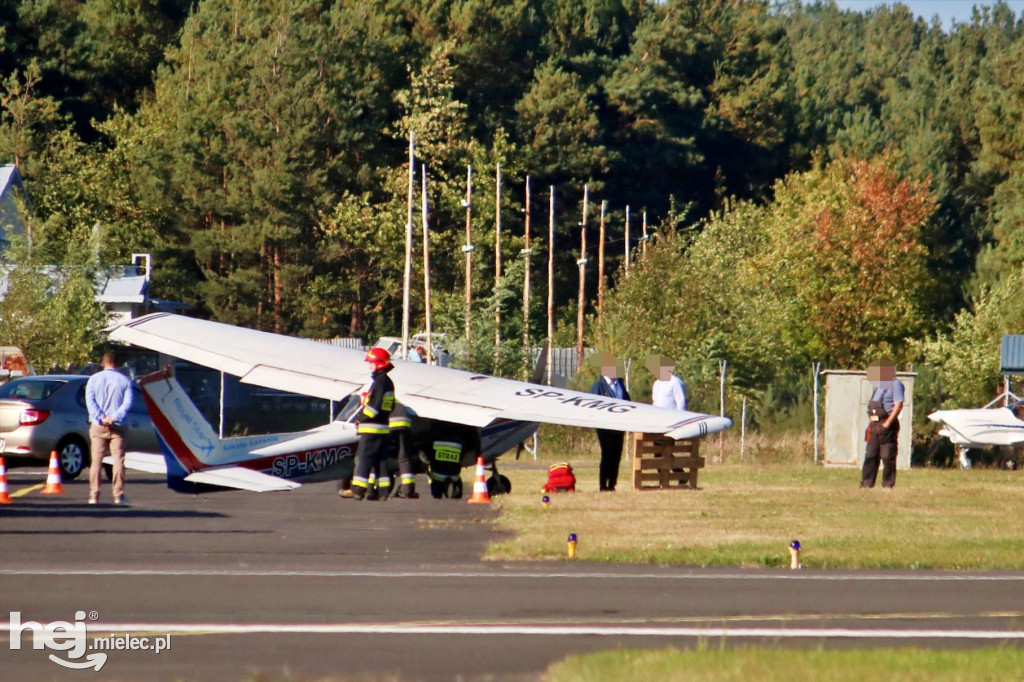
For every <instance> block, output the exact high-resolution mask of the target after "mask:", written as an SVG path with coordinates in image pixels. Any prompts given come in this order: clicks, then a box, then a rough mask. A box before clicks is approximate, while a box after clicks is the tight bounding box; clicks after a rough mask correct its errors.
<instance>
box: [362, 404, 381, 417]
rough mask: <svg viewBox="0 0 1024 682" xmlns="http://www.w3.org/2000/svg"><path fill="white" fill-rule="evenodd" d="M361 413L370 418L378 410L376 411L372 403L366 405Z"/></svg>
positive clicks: (375, 414)
mask: <svg viewBox="0 0 1024 682" xmlns="http://www.w3.org/2000/svg"><path fill="white" fill-rule="evenodd" d="M363 414H365V415H366V416H367V417H369V418H370V419H373V418H374V417H376V416H377V415H378V414H380V412H378V411H377V408H376V407H374V406H373V405H367V406H366V407H364V408H363Z"/></svg>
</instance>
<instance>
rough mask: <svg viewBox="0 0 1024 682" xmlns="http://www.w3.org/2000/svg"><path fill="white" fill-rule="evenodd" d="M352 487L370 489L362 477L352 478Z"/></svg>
mask: <svg viewBox="0 0 1024 682" xmlns="http://www.w3.org/2000/svg"><path fill="white" fill-rule="evenodd" d="M352 485H353V486H355V487H356V488H368V487H370V486H369V484H368V483H367V482H366V479H365V478H363V477H362V476H355V477H353V478H352Z"/></svg>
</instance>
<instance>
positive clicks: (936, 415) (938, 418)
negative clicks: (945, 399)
mask: <svg viewBox="0 0 1024 682" xmlns="http://www.w3.org/2000/svg"><path fill="white" fill-rule="evenodd" d="M945 414H946V413H945V412H944V411H943V410H936V411H935V412H932V413H931V414H930V415H928V418H929V419H931V420H932V421H933V422H942V421H943V416H945Z"/></svg>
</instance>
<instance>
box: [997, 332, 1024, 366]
mask: <svg viewBox="0 0 1024 682" xmlns="http://www.w3.org/2000/svg"><path fill="white" fill-rule="evenodd" d="M999 357H1000V363H999V364H1000V365H1001V367H1000V369H999V371H1000V372H1002V373H1003V374H1014V375H1017V376H1022V375H1024V335H1022V334H1006V335H1005V336H1003V345H1002V349H1001V352H1000V355H999Z"/></svg>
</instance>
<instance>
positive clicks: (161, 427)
mask: <svg viewBox="0 0 1024 682" xmlns="http://www.w3.org/2000/svg"><path fill="white" fill-rule="evenodd" d="M139 383H140V384H143V385H144V384H148V383H150V382H149V381H145V382H142V381H140V382H139ZM142 397H143V398H144V399H145V401H146V409H148V410H149V418H150V420H151V421H152V422H153V426H154V427H155V428H156V431H157V433H158V434H160V437H161V438H163V439H164V442H165V443H166V444H167V447H168V448H170V450H171V454H172V455H174V457H175V458H176V459H177V460H178V462H179V463H180V464H181V466H182V467H183V468H184V469H185V471H188V472H189V473H192V472H195V471H201V470H202V469H205V468H207V467H208V466H209V465H208V464H204V463H203V462H201V461H199V460H198V459H196V457H195V455H193V454H192V451H191V450H190V449H189V447H188V446H187V445H185V442H184V441H183V440H182V439H181V436H180V435H179V434H178V432H177V430H176V429H175V428H174V427H173V426H172V425H171V422H170V420H169V419H167V417H166V415H164V413H163V411H162V410H161V409H160V407H159V406H158V405H157V404H156V401H155V400H153V399H152V398H151V397H149V393H147V392H146V391H142Z"/></svg>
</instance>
